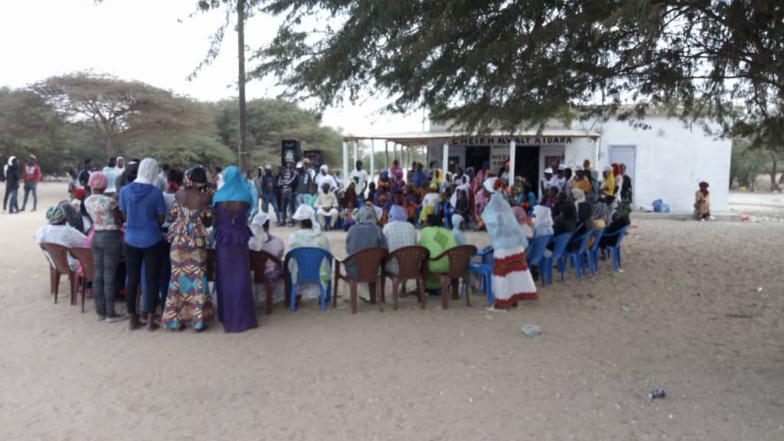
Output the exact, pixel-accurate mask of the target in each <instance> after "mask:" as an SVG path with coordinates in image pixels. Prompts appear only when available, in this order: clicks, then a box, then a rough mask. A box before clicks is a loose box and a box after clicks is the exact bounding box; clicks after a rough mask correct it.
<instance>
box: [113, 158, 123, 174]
mask: <svg viewBox="0 0 784 441" xmlns="http://www.w3.org/2000/svg"><path fill="white" fill-rule="evenodd" d="M121 160H122V162H123V166H122V167H120V166H119V165H115V166H114V169H115V170H117V175H118V176H119V175H120V174H122V172H124V171H125V158H123V157H122V156H118V157H117V159H115V164H119V163H120V161H121Z"/></svg>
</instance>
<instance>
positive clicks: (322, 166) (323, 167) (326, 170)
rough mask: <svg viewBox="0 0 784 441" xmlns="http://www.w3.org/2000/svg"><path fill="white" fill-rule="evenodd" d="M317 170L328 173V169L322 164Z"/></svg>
mask: <svg viewBox="0 0 784 441" xmlns="http://www.w3.org/2000/svg"><path fill="white" fill-rule="evenodd" d="M319 170H321V171H323V172H326V173H329V167H328V166H327V164H322V165H321V167H319Z"/></svg>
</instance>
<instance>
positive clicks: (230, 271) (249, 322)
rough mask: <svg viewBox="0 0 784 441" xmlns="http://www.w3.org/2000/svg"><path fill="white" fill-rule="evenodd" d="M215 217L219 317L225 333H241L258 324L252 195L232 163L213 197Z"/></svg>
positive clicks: (216, 281)
mask: <svg viewBox="0 0 784 441" xmlns="http://www.w3.org/2000/svg"><path fill="white" fill-rule="evenodd" d="M212 203H213V207H214V211H215V213H214V218H215V233H214V234H215V236H214V239H215V251H216V256H215V263H216V268H215V283H216V285H217V287H218V289H217V291H218V317H219V318H220V321H221V322H222V323H223V330H224V331H226V332H242V331H245V330H247V329H252V328H255V327H257V326H258V322H257V321H256V308H255V307H254V304H253V285H252V283H251V280H250V252H249V250H248V240H249V239H250V238H251V237H252V236H253V233H252V232H251V230H250V228H248V217H247V216H248V213H249V212H250V209H251V208H252V206H253V198H252V196H251V194H250V191H248V186H247V184H246V182H245V178H243V176H242V173H241V172H240V170H239V169H238V168H237V167H234V166H231V167H229V168H227V169H226V171H225V172H224V174H223V186H222V187H221V188H220V190H218V191H217V192H216V193H215V195H214V196H213V197H212Z"/></svg>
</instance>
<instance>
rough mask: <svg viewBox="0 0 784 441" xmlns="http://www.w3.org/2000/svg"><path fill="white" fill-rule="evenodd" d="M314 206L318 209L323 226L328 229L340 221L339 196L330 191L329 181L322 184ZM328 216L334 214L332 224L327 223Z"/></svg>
mask: <svg viewBox="0 0 784 441" xmlns="http://www.w3.org/2000/svg"><path fill="white" fill-rule="evenodd" d="M313 206H314V207H316V209H317V210H318V211H317V215H318V219H319V223H320V224H321V226H323V227H324V229H326V230H332V229H334V228H335V224H336V223H337V221H338V208H337V207H338V198H337V196H335V193H333V192H331V191H330V188H329V184H328V183H324V184H321V191H319V195H318V197H317V198H316V202H315V203H314V204H313ZM327 216H332V219H330V225H327Z"/></svg>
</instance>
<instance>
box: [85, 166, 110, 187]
mask: <svg viewBox="0 0 784 441" xmlns="http://www.w3.org/2000/svg"><path fill="white" fill-rule="evenodd" d="M87 185H88V186H89V187H90V188H91V189H93V190H95V189H99V190H100V189H106V187H108V186H109V178H107V177H106V174H104V172H99V171H95V172H92V173H90V179H88V180H87Z"/></svg>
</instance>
